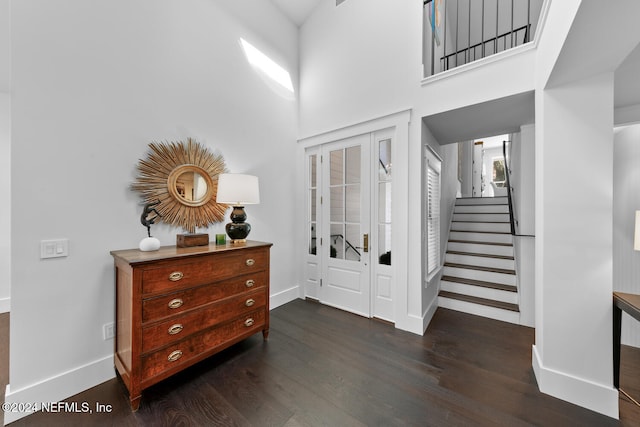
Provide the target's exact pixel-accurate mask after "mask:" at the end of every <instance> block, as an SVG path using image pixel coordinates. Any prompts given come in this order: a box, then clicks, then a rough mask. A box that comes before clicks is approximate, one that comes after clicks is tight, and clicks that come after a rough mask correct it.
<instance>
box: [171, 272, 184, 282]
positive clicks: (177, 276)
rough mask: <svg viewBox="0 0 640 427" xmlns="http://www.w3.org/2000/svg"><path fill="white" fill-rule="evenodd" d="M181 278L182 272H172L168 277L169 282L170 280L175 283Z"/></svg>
mask: <svg viewBox="0 0 640 427" xmlns="http://www.w3.org/2000/svg"><path fill="white" fill-rule="evenodd" d="M183 277H184V274H182V271H174V272H173V273H171V274H170V275H169V280H171V281H172V282H177V281H178V280H180V279H182V278H183Z"/></svg>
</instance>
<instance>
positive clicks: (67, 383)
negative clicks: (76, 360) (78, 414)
mask: <svg viewBox="0 0 640 427" xmlns="http://www.w3.org/2000/svg"><path fill="white" fill-rule="evenodd" d="M113 377H115V371H114V368H113V355H109V356H106V357H104V358H102V359H99V360H96V361H94V362H91V363H88V364H86V365H84V366H80V367H78V368H75V369H72V370H70V371H67V372H64V373H62V374H59V375H56V376H54V377H51V378H48V379H46V380H43V381H40V382H38V383H35V384H32V385H29V386H26V387H23V388H21V389H17V390H11V384H8V385H7V390H6V395H5V402H6V403H9V404H11V403H15V404H24V403H25V402H35V403H42V402H59V401H62V400H64V399H67V398H69V397H71V396H74V395H76V394H78V393H80V392H82V391H84V390H87V389H90V388H91V387H95V386H96V385H98V384H102V383H103V382H105V381H108V380H110V379H111V378H113ZM94 403H95V402H89V404H90V405H93V404H94ZM30 414H31V412H5V413H4V425H7V424H9V423H12V422H14V421H16V420H19V419H20V418H24V417H26V416H27V415H30Z"/></svg>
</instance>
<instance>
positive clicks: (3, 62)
mask: <svg viewBox="0 0 640 427" xmlns="http://www.w3.org/2000/svg"><path fill="white" fill-rule="evenodd" d="M10 18H11V2H10V1H9V0H0V194H2V195H4V200H5V203H0V313H4V312H8V311H10V307H11V203H8V202H6V201H8V200H11V19H10Z"/></svg>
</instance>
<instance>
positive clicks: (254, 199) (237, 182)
mask: <svg viewBox="0 0 640 427" xmlns="http://www.w3.org/2000/svg"><path fill="white" fill-rule="evenodd" d="M216 201H217V202H218V203H225V204H227V205H233V206H244V205H255V204H258V203H260V189H259V186H258V177H257V176H253V175H243V174H239V173H221V174H220V175H218V194H217V196H216Z"/></svg>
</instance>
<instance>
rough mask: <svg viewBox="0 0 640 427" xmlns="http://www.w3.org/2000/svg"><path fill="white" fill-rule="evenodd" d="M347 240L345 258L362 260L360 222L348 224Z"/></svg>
mask: <svg viewBox="0 0 640 427" xmlns="http://www.w3.org/2000/svg"><path fill="white" fill-rule="evenodd" d="M346 230H347V233H346V236H345V238H346V240H345V259H346V260H349V261H358V262H360V255H361V251H362V249H360V248H359V247H358V246H360V224H347V226H346Z"/></svg>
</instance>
